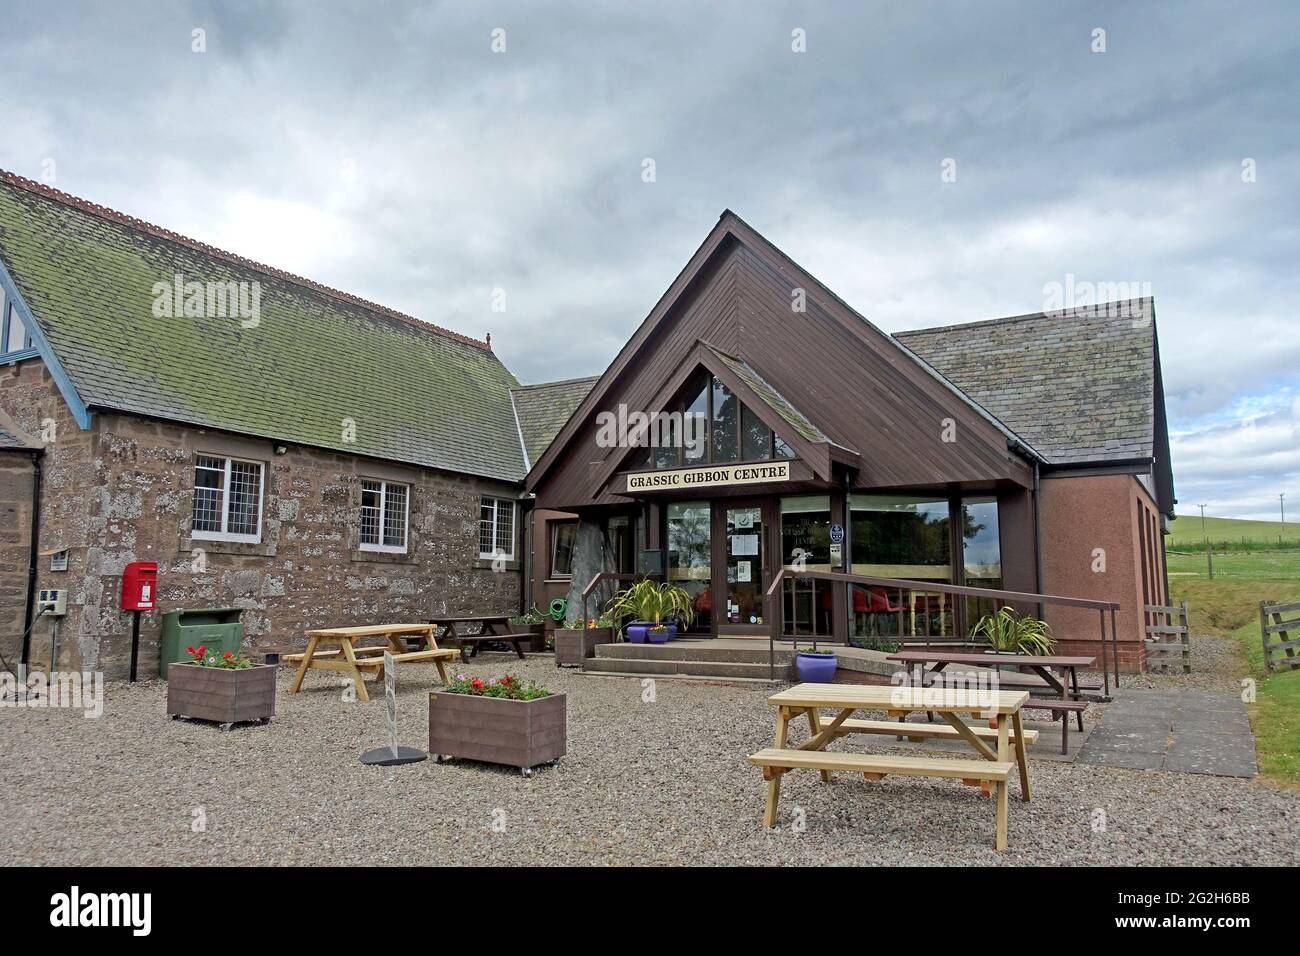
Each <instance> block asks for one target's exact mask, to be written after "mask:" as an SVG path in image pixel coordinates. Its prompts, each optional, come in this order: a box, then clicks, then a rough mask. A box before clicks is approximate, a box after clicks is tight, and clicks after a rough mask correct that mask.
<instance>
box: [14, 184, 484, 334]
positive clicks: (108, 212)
mask: <svg viewBox="0 0 1300 956" xmlns="http://www.w3.org/2000/svg"><path fill="white" fill-rule="evenodd" d="M0 182H5V183H8V184H9V185H11V186H16V187H17V188H19V189H25V190H26V191H27V192H30V193H34V194H36V195H38V196H43V197H44V198H46V199H51V200H53V201H55V202H58V203H62V204H63V205H65V206H68V207H69V208H72V209H78V210H80V211H82V212H85V213H89V214H90V215H92V216H97V217H99V218H100V219H105V220H108V221H110V222H116V223H120V224H121V225H124V226H129V227H130V228H132V229H138V230H139V231H141V232H144V233H147V234H149V235H151V236H156V237H157V238H159V239H165V240H167V241H169V242H175V243H178V244H180V245H182V246H186V247H188V248H190V249H193V250H195V251H196V252H201V253H203V254H205V255H209V256H215V257H217V258H218V259H224V260H225V261H227V262H229V263H231V264H232V265H238V266H244V267H246V268H250V269H255V270H257V271H258V272H263V273H266V274H267V275H269V276H272V277H274V278H276V279H283V280H285V281H286V282H292V283H294V284H295V285H299V286H302V287H303V288H305V289H310V290H311V291H313V292H319V293H321V294H323V295H327V296H330V297H331V298H334V299H338V300H340V301H342V302H348V303H350V304H352V305H359V306H361V307H362V308H365V309H370V310H371V311H374V312H377V313H379V314H381V315H385V316H388V317H389V318H393V319H398V320H400V321H402V322H405V323H407V324H409V325H411V326H414V327H415V328H418V329H420V330H421V331H424V332H429V333H432V334H434V335H440V336H443V337H444V338H449V339H453V340H455V341H457V342H463V343H464V344H466V345H473V346H475V347H476V348H480V349H483V350H484V351H486V352H491V351H492V343H491V341H490V337H489V341H483V340H481V339H476V338H473V337H471V336H468V335H465V334H463V333H461V332H455V331H453V330H451V329H447V328H443V327H442V326H441V325H435V324H434V323H432V322H426V321H424V320H423V319H419V318H416V317H415V316H413V315H408V314H407V313H405V312H399V311H398V310H397V309H392V308H389V307H388V306H386V305H380V304H379V303H378V302H372V301H371V300H369V299H363V298H361V296H358V295H353V294H352V293H350V292H344V291H342V290H341V289H335V288H334V287H332V286H327V285H325V284H324V283H321V282H316V281H315V280H314V279H308V278H306V277H305V276H300V275H297V274H296V273H293V272H288V271H286V270H284V269H277V268H276V267H275V266H270V265H267V264H266V263H263V262H258V261H256V260H255V259H249V258H247V257H245V256H241V255H239V254H238V253H235V252H228V251H227V250H225V249H219V248H217V247H216V246H212V245H209V244H208V243H206V242H200V241H199V240H197V239H191V238H190V237H189V236H183V235H181V234H180V233H178V232H173V231H172V230H171V229H166V228H164V227H162V226H158V225H155V224H154V223H151V222H148V221H146V220H144V219H139V218H137V217H135V216H130V215H127V214H126V213H124V212H119V211H118V210H116V209H112V208H110V207H108V206H101V205H99V204H98V203H94V202H91V201H90V200H88V199H82V198H81V197H80V196H74V195H72V194H71V193H66V192H64V191H63V190H61V189H55V188H54V187H52V186H46V185H45V184H44V183H38V182H36V181H35V180H34V179H28V178H27V177H25V176H20V175H18V174H17V173H13V172H10V171H9V170H7V169H0Z"/></svg>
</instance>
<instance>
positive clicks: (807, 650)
mask: <svg viewBox="0 0 1300 956" xmlns="http://www.w3.org/2000/svg"><path fill="white" fill-rule="evenodd" d="M794 649H795V653H797V654H816V655H817V656H818V657H834V656H835V652H834V651H819V650H817V645H816V643H813V644H809V645H808V646H807V647H800V646H799V645H798V644H797V643H796V644H795V647H794Z"/></svg>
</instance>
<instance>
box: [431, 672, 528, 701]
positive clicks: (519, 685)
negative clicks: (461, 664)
mask: <svg viewBox="0 0 1300 956" xmlns="http://www.w3.org/2000/svg"><path fill="white" fill-rule="evenodd" d="M446 692H447V693H448V694H468V695H469V696H471V697H503V698H505V699H506V700H537V699H538V698H541V697H550V696H551V692H550V691H549V690H547V689H546V688H545V687H542V686H540V685H539V684H538V683H537V682H536V681H529V682H528V683H527V684H525V683H523V682H522V681H520V680H519V678H518V677H513V676H511V675H510V674H507V675H506V676H505V677H490V678H488V679H487V680H484V679H483V678H481V677H474V676H472V675H469V674H457V675H456V679H455V680H453V681H451V682H450V683H448V684H447V687H446Z"/></svg>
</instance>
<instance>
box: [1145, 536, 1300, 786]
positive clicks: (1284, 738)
mask: <svg viewBox="0 0 1300 956" xmlns="http://www.w3.org/2000/svg"><path fill="white" fill-rule="evenodd" d="M1168 565H1169V590H1170V594H1171V596H1172V598H1173V600H1174V602H1175V603H1177V602H1178V601H1186V602H1187V604H1188V608H1189V613H1190V617H1191V625H1192V630H1193V631H1194V632H1196V633H1198V634H1218V635H1222V636H1225V637H1231V638H1233V639H1234V640H1236V641H1237V642H1238V643H1239V644H1240V646H1241V649H1242V652H1243V655H1244V657H1245V660H1246V665H1247V674H1245V675H1243V676H1248V677H1251V678H1253V679H1254V680H1255V681H1256V700H1255V702H1254V703H1253V704H1251V705H1250V708H1249V709H1250V719H1251V724H1252V726H1253V727H1254V730H1255V738H1256V750H1257V753H1258V757H1259V768H1260V773H1261V774H1263V776H1264V777H1266V778H1267V779H1269V780H1272V781H1274V782H1276V783H1282V784H1285V785H1287V786H1292V787H1300V670H1293V671H1286V672H1278V671H1274V672H1273V673H1272V674H1271V675H1268V676H1265V672H1264V650H1263V645H1262V642H1261V641H1260V633H1259V602H1260V601H1300V551H1274V552H1252V551H1243V552H1233V553H1228V554H1216V555H1215V557H1214V580H1213V581H1211V580H1209V578H1208V577H1207V576H1206V573H1205V555H1204V554H1200V555H1177V554H1171V555H1169V556H1168ZM1192 666H1193V667H1195V666H1196V662H1195V661H1193V662H1192Z"/></svg>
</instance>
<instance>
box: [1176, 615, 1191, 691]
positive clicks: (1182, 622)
mask: <svg viewBox="0 0 1300 956" xmlns="http://www.w3.org/2000/svg"><path fill="white" fill-rule="evenodd" d="M1178 608H1179V614H1178V617H1179V626H1180V627H1182V629H1183V634H1182V637H1183V673H1184V674H1190V673H1191V672H1192V625H1191V622H1190V621H1189V620H1188V616H1187V602H1186V601H1183V602H1182V603H1181V604H1179V605H1178Z"/></svg>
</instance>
